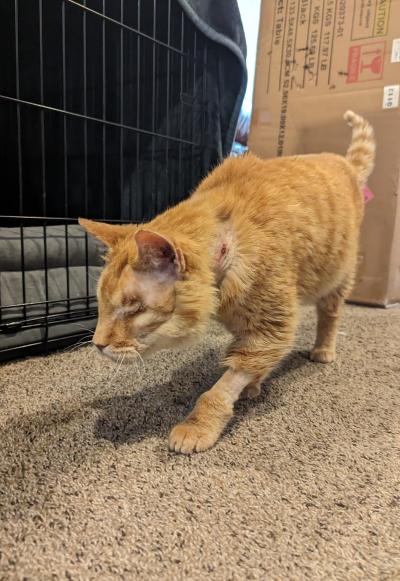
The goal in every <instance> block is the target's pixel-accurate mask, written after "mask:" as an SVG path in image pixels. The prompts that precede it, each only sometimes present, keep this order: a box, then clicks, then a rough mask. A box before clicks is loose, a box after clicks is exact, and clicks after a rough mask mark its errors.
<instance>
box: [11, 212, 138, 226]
mask: <svg viewBox="0 0 400 581" xmlns="http://www.w3.org/2000/svg"><path fill="white" fill-rule="evenodd" d="M1 218H4V219H5V220H32V221H41V220H47V221H55V222H65V221H67V222H73V223H76V222H77V218H70V217H67V216H57V217H54V216H16V215H5V214H1V215H0V219H1ZM98 220H100V221H101V219H100V218H98ZM107 222H115V224H124V223H126V222H129V220H109V219H107Z"/></svg>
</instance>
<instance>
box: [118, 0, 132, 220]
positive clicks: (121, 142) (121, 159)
mask: <svg viewBox="0 0 400 581" xmlns="http://www.w3.org/2000/svg"><path fill="white" fill-rule="evenodd" d="M120 14H121V23H123V20H124V0H121V4H120ZM119 34H120V76H119V87H120V89H119V90H120V96H119V98H120V103H119V108H120V111H119V114H120V117H119V118H120V124H121V125H122V124H123V122H124V29H123V28H121V30H120V32H119ZM119 181H120V188H121V193H120V196H121V208H124V214H125V205H126V204H125V200H124V130H123V129H122V128H121V129H120V133H119ZM131 206H132V204H131V197H130V196H129V199H128V216H129V218H131V217H132V208H131Z"/></svg>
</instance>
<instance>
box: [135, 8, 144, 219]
mask: <svg viewBox="0 0 400 581" xmlns="http://www.w3.org/2000/svg"><path fill="white" fill-rule="evenodd" d="M137 20H138V28H140V25H141V0H138V7H137ZM140 39H141V37H140V35H139V34H138V35H137V39H136V40H137V57H136V59H137V60H136V64H137V82H136V125H137V127H139V125H140V76H141V67H140V58H141V52H140V49H141V46H140ZM140 172H141V164H140V134H139V133H137V134H136V196H135V212H136V215H135V220H136V219H137V216H140V215H141V211H142V208H143V191H142V188H141V176H140Z"/></svg>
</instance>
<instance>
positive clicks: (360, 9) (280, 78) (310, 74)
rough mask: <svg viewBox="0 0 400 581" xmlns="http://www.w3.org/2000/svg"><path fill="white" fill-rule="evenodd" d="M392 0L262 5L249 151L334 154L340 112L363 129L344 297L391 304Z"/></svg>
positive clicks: (396, 142)
mask: <svg viewBox="0 0 400 581" xmlns="http://www.w3.org/2000/svg"><path fill="white" fill-rule="evenodd" d="M399 105H400V0H354V1H349V0H263V3H262V9H261V19H260V31H259V39H258V54H257V65H256V80H255V90H254V101H253V116H252V123H251V129H250V137H249V147H250V150H252V151H254V152H255V153H256V154H257V155H259V156H261V157H274V156H280V155H291V154H296V153H317V152H320V151H332V152H336V153H341V154H344V153H345V152H346V150H347V147H348V145H349V143H350V130H349V128H348V127H347V125H346V124H345V122H344V121H343V113H344V112H345V111H346V110H347V109H352V110H354V111H355V112H357V113H359V114H361V115H363V116H365V117H366V118H367V119H369V120H370V122H371V123H372V124H373V126H374V129H375V133H376V139H377V144H378V148H377V160H376V167H375V171H374V173H373V175H372V177H371V178H370V181H369V184H368V186H369V188H370V189H371V190H372V191H373V192H374V199H373V200H372V201H371V202H369V203H368V204H367V206H366V215H365V219H364V224H363V228H362V234H361V242H360V268H359V275H358V279H357V283H356V286H355V288H354V292H353V294H352V297H351V298H352V300H354V301H355V302H360V303H367V304H373V305H380V306H388V305H390V304H394V303H397V302H400V196H399V193H400V107H399Z"/></svg>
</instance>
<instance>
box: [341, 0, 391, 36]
mask: <svg viewBox="0 0 400 581" xmlns="http://www.w3.org/2000/svg"><path fill="white" fill-rule="evenodd" d="M389 13H390V0H356V1H355V2H354V15H353V22H352V27H351V40H362V39H367V38H375V37H377V36H386V34H387V31H388V22H389Z"/></svg>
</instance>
